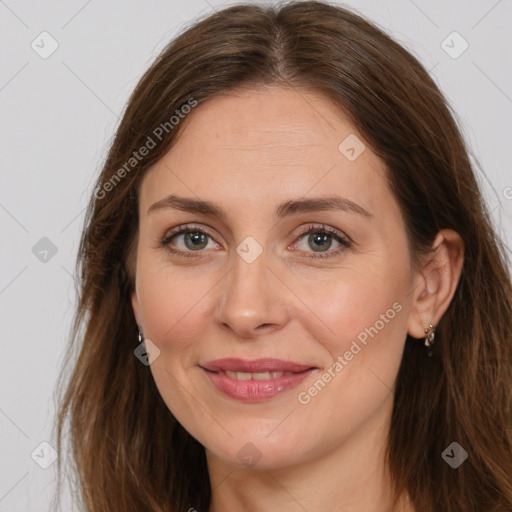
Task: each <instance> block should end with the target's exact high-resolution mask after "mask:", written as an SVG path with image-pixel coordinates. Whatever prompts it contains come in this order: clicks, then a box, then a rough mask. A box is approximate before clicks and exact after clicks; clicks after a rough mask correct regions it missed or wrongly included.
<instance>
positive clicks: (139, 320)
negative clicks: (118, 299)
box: [130, 289, 142, 331]
mask: <svg viewBox="0 0 512 512" xmlns="http://www.w3.org/2000/svg"><path fill="white" fill-rule="evenodd" d="M130 299H131V302H132V309H133V314H134V316H135V321H136V322H137V325H138V326H139V329H140V330H141V331H142V315H141V311H140V310H141V308H140V303H139V298H138V297H137V291H136V289H133V290H132V292H131V294H130Z"/></svg>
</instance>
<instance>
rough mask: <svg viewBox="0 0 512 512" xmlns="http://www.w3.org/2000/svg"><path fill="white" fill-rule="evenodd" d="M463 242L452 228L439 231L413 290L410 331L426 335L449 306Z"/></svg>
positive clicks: (458, 277) (418, 335)
mask: <svg viewBox="0 0 512 512" xmlns="http://www.w3.org/2000/svg"><path fill="white" fill-rule="evenodd" d="M463 260H464V242H463V240H462V238H461V236H460V235H459V234H458V233H457V232H455V231H453V230H448V229H446V230H442V231H440V232H439V233H438V234H437V236H436V239H435V240H434V243H433V244H432V253H431V254H429V256H428V257H427V258H426V261H425V263H424V265H423V266H422V268H420V269H419V270H418V272H417V275H416V279H415V280H414V286H415V288H414V289H413V290H412V292H411V293H412V295H413V303H412V307H411V312H410V316H409V322H408V334H409V335H410V336H412V337H413V338H418V339H420V338H424V337H425V329H428V328H429V325H430V324H432V325H434V326H436V325H437V324H438V323H439V321H440V320H441V318H442V316H443V315H444V314H445V312H446V310H447V309H448V307H449V305H450V303H451V301H452V299H453V296H454V294H455V290H456V289H457V285H458V282H459V279H460V276H461V273H462V266H463Z"/></svg>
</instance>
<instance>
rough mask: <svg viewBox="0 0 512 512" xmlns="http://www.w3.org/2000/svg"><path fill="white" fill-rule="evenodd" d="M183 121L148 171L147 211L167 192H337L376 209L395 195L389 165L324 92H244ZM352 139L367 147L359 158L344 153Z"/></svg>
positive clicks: (233, 195) (218, 195) (223, 196)
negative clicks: (388, 180)
mask: <svg viewBox="0 0 512 512" xmlns="http://www.w3.org/2000/svg"><path fill="white" fill-rule="evenodd" d="M181 122H183V123H185V124H184V126H183V127H182V131H181V132H180V133H179V136H178V139H177V141H176V142H175V144H174V145H173V147H172V149H171V150H170V151H169V152H168V153H167V154H166V155H164V156H163V157H162V158H161V159H160V160H159V161H158V162H157V163H156V164H155V165H154V166H153V167H152V168H151V169H150V170H149V171H148V172H147V174H146V176H145V177H144V180H143V183H142V188H141V203H143V204H144V206H146V209H147V207H148V206H149V202H153V201H156V200H158V199H160V198H162V197H163V196H164V195H167V194H169V193H178V194H181V195H188V196H193V195H196V196H200V197H202V198H204V199H212V200H215V201H216V202H218V201H221V202H229V201H230V200H232V201H233V202H234V203H236V202H238V203H239V204H240V205H243V204H245V205H246V206H248V205H250V204H251V203H252V207H253V208H261V207H262V201H263V202H265V201H266V200H267V199H268V200H269V201H274V199H275V201H276V202H281V201H282V199H286V198H292V197H299V196H304V195H311V196H314V195H315V194H321V195H325V194H326V193H330V194H332V193H340V194H342V195H344V196H345V197H348V198H349V199H353V200H357V201H358V202H360V203H362V204H361V206H363V207H364V208H367V209H371V208H372V207H375V204H374V203H376V202H378V201H380V200H381V199H382V198H383V197H385V196H386V194H387V195H388V196H389V195H390V192H389V190H388V189H387V186H386V182H385V179H384V177H385V165H384V163H383V162H382V161H381V160H380V159H379V158H378V157H377V156H376V155H375V154H374V153H373V152H372V151H371V149H370V148H369V147H368V145H367V143H366V142H365V141H364V138H363V136H362V135H361V134H359V133H358V132H357V131H356V130H355V128H354V126H353V125H352V124H351V122H350V121H349V119H348V117H347V116H346V115H344V114H343V112H341V111H340V110H339V109H337V108H336V107H335V106H334V105H333V104H332V103H331V102H330V100H329V99H328V98H326V97H324V96H323V95H321V94H319V93H315V92H311V91H305V90H300V89H292V88H281V87H275V86H272V87H264V88H263V87H260V88H254V89H245V90H239V91H237V92H232V93H229V94H225V95H221V96H216V97H214V98H212V99H210V100H208V101H206V102H204V103H201V104H200V105H199V106H197V107H196V108H195V109H194V110H193V111H192V112H191V113H190V114H189V115H188V116H187V117H186V118H185V119H184V120H183V121H181ZM347 137H348V139H347ZM347 140H348V141H351V142H352V144H349V145H352V146H354V144H353V142H354V141H355V142H356V144H359V146H356V150H357V152H358V153H359V151H361V148H363V147H364V151H362V153H361V154H360V155H359V156H358V157H357V158H356V159H355V160H351V159H349V158H347V154H346V153H344V151H345V150H346V149H347V148H346V147H345V146H346V145H347V144H345V143H344V141H347ZM340 144H341V150H340ZM363 144H364V146H363ZM278 198H279V199H278ZM388 200H389V197H388Z"/></svg>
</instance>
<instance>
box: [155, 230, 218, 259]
mask: <svg viewBox="0 0 512 512" xmlns="http://www.w3.org/2000/svg"><path fill="white" fill-rule="evenodd" d="M180 238H182V242H183V245H184V247H183V246H182V247H178V250H176V249H174V248H173V247H172V246H171V242H172V241H173V240H178V239H180ZM208 238H211V235H210V234H209V233H208V232H207V231H205V230H204V229H202V228H199V227H197V226H191V225H185V226H177V227H175V228H173V229H172V230H171V231H170V232H169V233H167V234H166V235H165V237H164V238H162V240H161V242H160V244H161V246H162V247H164V248H166V249H167V250H168V251H170V252H171V253H173V254H178V255H180V256H186V257H194V256H195V254H192V253H194V252H201V251H202V249H206V248H207V246H208V245H207V244H208ZM212 240H213V239H212ZM175 243H176V242H175ZM177 245H179V244H177ZM214 246H215V247H218V244H214Z"/></svg>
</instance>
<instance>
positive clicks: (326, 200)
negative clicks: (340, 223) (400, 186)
mask: <svg viewBox="0 0 512 512" xmlns="http://www.w3.org/2000/svg"><path fill="white" fill-rule="evenodd" d="M165 208H174V209H177V210H182V211H184V212H190V213H201V214H203V215H210V216H213V217H218V218H220V219H226V218H227V214H226V212H225V211H224V210H223V209H222V207H221V206H219V205H218V204H216V203H212V202H211V201H204V200H202V199H193V198H189V197H180V196H177V195H174V194H170V195H168V196H167V197H164V198H163V199H161V200H160V201H157V202H156V203H154V204H152V205H151V206H150V207H149V209H148V212H147V215H149V214H150V213H151V212H154V211H157V210H162V209H165ZM325 210H330V211H333V210H340V211H343V212H348V213H355V214H357V215H361V216H362V217H366V218H371V217H373V215H372V214H371V213H370V212H368V211H367V210H365V209H364V208H363V207H362V206H360V205H358V204H357V203H354V202H353V201H351V200H350V199H346V198H344V197H340V196H335V195H330V196H322V197H314V198H308V199H295V200H290V201H285V202H283V203H281V204H280V205H279V206H278V207H277V209H276V215H277V217H278V218H279V219H282V218H284V217H287V216H290V215H293V214H297V213H308V212H314V211H325Z"/></svg>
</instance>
